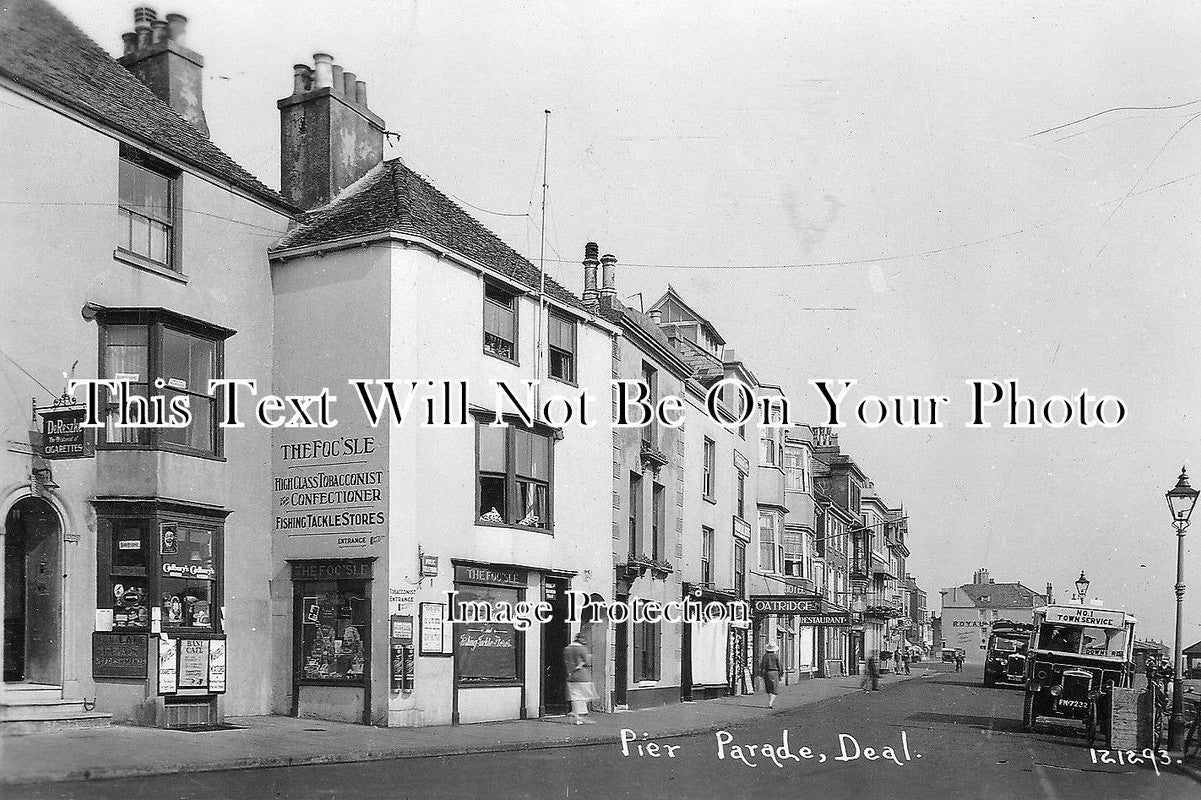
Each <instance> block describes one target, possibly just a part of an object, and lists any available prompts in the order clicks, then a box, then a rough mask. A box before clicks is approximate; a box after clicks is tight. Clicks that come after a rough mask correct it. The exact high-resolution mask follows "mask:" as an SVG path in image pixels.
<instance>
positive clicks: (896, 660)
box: [892, 648, 901, 675]
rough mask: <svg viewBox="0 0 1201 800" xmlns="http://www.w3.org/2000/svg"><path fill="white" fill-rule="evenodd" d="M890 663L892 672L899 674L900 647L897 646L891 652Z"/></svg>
mask: <svg viewBox="0 0 1201 800" xmlns="http://www.w3.org/2000/svg"><path fill="white" fill-rule="evenodd" d="M892 663H893V667H892V674H893V675H900V674H901V650H900V648H897V651H896V652H895V653H893V654H892Z"/></svg>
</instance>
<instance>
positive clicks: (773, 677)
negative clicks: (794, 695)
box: [759, 642, 780, 708]
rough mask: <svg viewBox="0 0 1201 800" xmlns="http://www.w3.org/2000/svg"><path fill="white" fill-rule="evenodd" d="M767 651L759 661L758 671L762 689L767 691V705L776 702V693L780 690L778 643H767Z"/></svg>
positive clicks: (769, 705) (772, 704)
mask: <svg viewBox="0 0 1201 800" xmlns="http://www.w3.org/2000/svg"><path fill="white" fill-rule="evenodd" d="M766 650H767V652H765V653H764V654H763V660H762V661H760V662H759V672H760V673H762V674H763V690H764V691H765V692H767V707H768V708H771V707H772V706H774V705H775V704H776V695H777V694H779V692H780V645H778V644H776V643H775V642H768V643H767V648H766Z"/></svg>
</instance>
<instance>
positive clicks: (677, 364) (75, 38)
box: [0, 0, 931, 731]
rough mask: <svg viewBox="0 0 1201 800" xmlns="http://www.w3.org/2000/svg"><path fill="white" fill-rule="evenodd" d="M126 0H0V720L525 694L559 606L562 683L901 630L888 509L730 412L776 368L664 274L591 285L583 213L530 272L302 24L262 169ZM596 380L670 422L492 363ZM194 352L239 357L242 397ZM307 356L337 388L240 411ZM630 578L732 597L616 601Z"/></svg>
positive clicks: (417, 711) (452, 701)
mask: <svg viewBox="0 0 1201 800" xmlns="http://www.w3.org/2000/svg"><path fill="white" fill-rule="evenodd" d="M132 22H133V29H132V30H131V31H130V32H128V33H126V34H125V35H124V36H123V41H122V42H121V43H120V44H119V46H118V43H117V42H113V43H111V45H112V46H113V47H114V49H116V50H117V51H118V52H119V55H117V57H115V58H114V57H113V56H111V55H110V54H109V53H108V52H106V49H105V48H104V47H102V46H100V45H98V44H97V43H95V42H93V41H92V40H91V39H89V38H88V37H87V36H86V35H84V34H83V33H82V32H81V31H80V30H79V28H78V27H76V25H75V24H74V23H72V22H71V21H70V20H69V19H67V18H66V17H65V16H63V15H62V14H61V13H60V12H58V11H57V10H55V9H54V8H53V6H51V5H50V4H48V3H46V2H44V1H43V0H14V1H13V2H11V3H9V4H8V5H7V6H5V7H4V8H2V9H0V103H2V104H3V107H4V109H5V113H4V115H3V117H2V118H0V122H2V123H3V130H4V132H5V135H4V137H3V138H2V140H0V199H2V200H4V202H5V204H6V205H5V209H6V213H5V215H4V217H3V220H0V226H2V229H3V240H4V242H5V245H6V246H5V248H4V250H3V253H0V296H3V297H4V298H6V299H10V302H8V303H6V304H4V306H3V308H2V309H0V375H2V376H3V382H4V384H5V386H6V387H7V388H8V389H9V391H6V392H3V393H0V423H2V424H0V430H3V437H2V438H3V448H2V449H0V516H2V517H3V529H2V531H3V543H4V544H3V549H2V556H0V557H2V560H3V567H4V582H3V596H2V601H3V607H4V636H3V645H2V648H3V662H4V682H3V689H2V692H0V731H23V730H34V729H40V728H47V727H77V726H81V725H104V724H108V723H109V722H112V721H116V722H128V723H134V724H141V725H151V726H161V727H172V728H195V727H203V726H215V725H220V724H222V723H223V721H224V719H225V718H226V717H230V716H249V715H267V714H284V715H294V716H302V717H314V718H320V719H329V720H337V721H345V722H354V723H362V724H369V725H380V726H396V727H401V726H413V727H419V726H427V725H444V724H459V723H472V722H484V721H492V720H504V719H524V718H538V717H545V716H550V715H556V714H562V713H566V712H567V710H568V707H569V704H568V698H567V689H566V675H565V667H564V664H563V657H562V653H563V650H564V648H565V647H566V645H567V644H568V643H569V642H570V641H571V639H572V637H573V636H574V635H575V634H577V633H582V634H583V635H584V638H585V641H586V643H587V646H588V647H589V648H590V650H591V653H592V663H593V670H592V673H593V680H594V683H595V686H596V689H597V690H598V695H599V697H598V699H596V700H594V701H592V708H593V710H594V711H619V710H625V709H634V708H645V707H651V706H660V705H665V704H669V703H678V702H681V701H687V700H705V699H710V698H715V697H721V696H727V695H731V694H743V693H750V692H754V691H755V677H754V676H755V672H756V669H755V667H756V663H757V661H758V660H759V659H760V658H761V657H762V654H763V652H764V651H765V649H766V646H767V644H768V643H771V642H775V643H778V644H779V645H780V651H781V663H782V667H783V675H782V678H783V680H784V681H794V680H800V679H803V678H824V677H832V676H837V675H845V674H848V673H857V672H858V671H859V670H860V669H861V668H862V665H863V664H864V662H865V660H866V658H867V657H868V656H869V655H871V654H872V653H877V654H884V653H888V652H904V653H905V654H906V656H908V655H909V654H910V653H911V652H912V651H913V650H915V649H916V650H919V651H924V650H925V649H926V648H928V647H929V645H930V641H931V639H930V634H929V625H928V620H927V619H926V610H925V602H924V594H922V593H921V591H920V589H919V588H918V586H917V583H916V582H915V581H914V580H913V578H912V576H909V575H908V574H907V573H906V571H905V562H904V559H905V557H906V556H907V555H908V554H909V551H908V545H907V544H906V538H907V535H908V521H907V520H908V518H907V516H906V515H905V513H904V509H903V508H902V507H901V506H900V505H897V506H889V505H887V504H886V503H885V502H884V501H883V500H882V499H881V498H880V497H879V495H878V494H877V493H876V490H875V484H874V483H873V481H872V480H871V479H869V478H868V477H867V474H866V472H865V469H864V467H862V466H861V465H859V464H857V463H856V462H855V461H854V460H853V459H852V458H851V457H850V455H848V454H847V453H845V452H844V451H842V450H841V449H840V448H839V445H838V440H837V436H835V435H834V434H832V433H831V431H830V429H828V428H817V427H811V426H808V425H805V424H802V423H799V422H795V421H790V420H788V419H786V418H784V417H783V415H782V414H780V413H779V410H778V409H777V411H776V412H775V413H774V415H773V416H771V419H770V422H771V423H772V424H770V425H768V426H766V427H761V426H759V425H757V424H756V422H757V415H753V414H749V413H748V412H750V411H751V410H752V409H751V405H752V403H751V402H750V401H749V400H748V397H747V395H745V394H744V393H743V392H742V391H740V390H739V389H738V386H740V385H741V386H745V387H748V388H749V390H750V391H752V393H753V395H754V396H756V397H759V396H762V397H766V398H768V399H769V400H770V399H771V398H777V399H779V398H780V397H781V394H782V393H781V390H780V389H779V388H777V387H776V386H774V385H773V384H771V383H768V382H764V381H761V380H760V379H759V378H758V377H757V376H756V375H755V373H754V372H753V371H752V370H751V368H750V366H749V365H748V363H747V362H746V361H744V360H743V359H742V358H741V357H740V356H739V355H736V354H735V352H734V350H733V348H732V347H730V346H728V345H727V343H726V341H725V339H724V338H723V337H722V336H721V334H720V333H719V332H718V331H717V329H716V328H715V326H714V325H713V323H712V322H711V321H709V320H708V319H706V318H705V317H704V316H703V315H702V314H701V313H700V312H699V311H697V310H696V309H695V308H694V307H693V306H691V305H690V304H689V303H688V302H687V301H686V300H685V298H684V297H682V296H681V294H680V293H679V292H678V291H677V290H676V289H674V288H673V287H670V286H669V287H668V288H667V290H666V291H665V292H664V293H663V295H662V296H661V297H660V298H659V299H658V300H657V301H656V302H654V303H652V304H650V305H649V306H647V307H646V308H645V310H643V309H641V308H640V309H637V310H636V309H633V308H630V307H628V306H626V305H624V304H623V303H622V302H621V301H620V300H619V299H618V292H617V284H618V274H617V273H618V261H617V258H616V257H615V256H613V255H611V254H609V253H608V252H605V251H602V250H601V248H600V247H599V246H598V245H597V244H595V243H589V244H587V245H586V246H585V247H584V256H583V259H582V270H581V271H580V275H579V277H580V279H581V280H580V284H579V285H580V286H582V291H581V292H580V293H579V294H577V293H575V292H573V291H572V290H571V289H570V288H568V287H566V286H564V285H562V284H560V283H559V282H556V281H555V280H553V279H551V278H550V277H548V276H546V275H545V274H544V273H543V272H542V271H541V270H539V268H538V267H537V266H535V265H534V264H533V263H531V262H530V261H529V260H528V259H527V258H525V257H524V256H522V255H521V254H519V253H518V252H516V251H515V250H514V249H513V248H511V247H510V246H508V245H507V244H505V243H504V242H503V241H502V240H501V239H500V238H499V237H498V236H496V235H495V234H494V233H493V232H491V231H490V230H488V229H487V228H486V227H485V226H483V225H481V224H480V223H479V222H478V221H477V220H476V219H474V218H473V217H471V216H470V215H469V214H467V213H466V212H465V211H464V210H463V209H462V208H460V206H459V205H457V204H456V203H454V202H452V201H451V200H450V199H449V198H448V197H447V196H446V195H444V194H443V193H441V192H440V191H438V190H437V189H436V188H435V187H434V186H433V185H432V184H431V183H430V181H429V180H428V179H427V178H425V177H423V176H422V175H421V174H419V173H418V172H417V171H416V170H415V169H413V168H412V167H410V166H408V165H406V163H405V162H404V161H403V160H402V159H400V158H385V146H384V142H385V135H386V132H387V130H388V128H387V125H386V123H385V117H386V115H387V114H388V111H387V110H385V109H374V110H373V109H372V108H371V106H370V105H369V101H368V91H367V90H368V85H367V82H366V81H364V80H361V79H360V76H358V75H356V74H355V73H353V72H351V71H350V70H349V69H347V68H346V67H345V66H343V65H341V64H339V63H336V61H335V59H334V58H333V56H332V55H330V54H327V53H316V54H313V55H312V57H311V59H307V60H305V62H304V63H299V64H295V65H291V66H289V65H286V64H281V65H279V72H278V75H277V78H276V79H277V80H278V84H279V87H280V92H279V94H280V95H281V97H280V99H279V100H278V102H277V108H278V111H279V115H280V129H279V131H278V136H279V141H280V143H281V164H280V186H281V188H280V190H279V191H275V190H273V189H271V188H268V186H266V185H265V184H264V183H262V182H260V181H259V180H258V179H256V178H255V177H253V176H251V175H250V174H248V173H247V172H246V171H245V170H244V169H243V168H241V167H239V166H238V165H237V164H236V163H235V162H234V161H233V160H232V159H231V158H230V157H229V156H228V155H226V154H225V153H224V152H223V151H222V150H221V149H220V148H219V147H218V145H217V144H216V143H215V142H214V141H212V140H211V139H210V137H209V127H208V124H209V121H210V120H211V119H214V118H216V117H217V116H218V115H220V114H221V113H222V110H221V109H219V108H207V109H206V108H205V106H204V98H203V93H202V87H203V85H204V79H203V74H204V73H203V70H204V58H203V56H202V55H201V52H202V50H203V47H202V45H201V44H198V43H197V40H198V39H202V37H198V36H197V35H196V34H198V33H201V31H198V30H195V28H196V27H198V26H192V28H193V29H190V28H189V24H188V20H187V19H186V18H185V17H183V16H181V15H179V14H168V15H166V16H165V17H162V18H160V17H159V15H158V14H157V13H156V12H155V10H154V9H152V8H149V7H139V8H137V9H136V10H135V12H134V18H133V20H132ZM210 35H214V34H212V32H210ZM194 47H195V48H196V49H193V48H194ZM276 135H277V134H276V132H274V131H264V132H262V136H263V139H264V140H267V139H274V138H275V137H276ZM602 253H604V254H602ZM13 298H19V299H20V302H12V301H11V299H13ZM89 378H92V379H95V378H100V379H107V380H113V381H117V382H120V383H123V384H125V385H126V386H127V387H128V393H129V395H130V397H131V400H130V402H131V403H132V404H133V406H134V407H137V408H140V409H141V412H140V413H141V414H142V415H144V417H143V418H144V419H145V420H146V421H148V422H154V420H153V419H152V417H151V415H153V414H154V413H155V409H156V408H157V405H158V404H160V403H167V402H170V401H172V400H173V399H177V398H180V397H186V398H187V399H188V402H189V407H190V409H191V412H192V417H193V420H192V423H191V424H190V425H189V426H187V427H182V428H172V427H166V426H161V425H160V426H157V427H149V426H148V427H128V426H123V425H117V424H116V422H117V420H118V410H119V409H118V405H119V403H118V397H117V396H115V395H114V396H111V397H110V396H108V395H107V394H105V405H104V408H103V414H102V422H103V424H102V425H101V426H100V427H98V428H92V427H85V426H82V425H81V424H80V423H81V422H82V421H83V414H84V411H83V409H84V407H83V405H81V404H80V403H79V400H78V398H76V397H73V396H72V395H71V393H70V392H69V391H68V390H67V386H68V384H69V382H70V380H72V379H76V380H78V379H89ZM385 378H391V379H393V380H394V381H395V382H396V383H395V388H396V390H397V394H401V395H402V394H404V393H406V392H408V391H410V389H412V391H414V392H416V397H415V400H414V402H413V403H412V404H411V405H410V406H408V407H407V408H406V409H405V410H404V412H403V413H404V414H405V415H407V417H408V418H406V419H405V420H403V421H401V420H398V419H396V418H395V416H396V414H397V413H400V411H401V409H400V406H402V405H403V397H398V398H396V399H397V400H398V401H399V402H398V403H397V404H393V403H392V402H391V401H390V399H389V397H388V396H387V391H386V389H385V387H384V386H382V385H380V384H379V383H377V382H376V381H377V379H385ZM615 379H625V380H634V381H641V382H642V383H643V384H644V385H645V386H646V387H647V389H648V393H649V400H650V402H652V403H654V402H655V401H656V400H657V399H659V398H661V397H667V396H672V397H677V398H680V399H681V402H682V403H683V404H684V405H685V406H687V408H686V409H685V413H684V422H683V424H682V425H680V426H678V427H672V426H668V425H663V424H649V425H645V426H642V427H624V428H623V427H618V426H611V425H609V424H605V423H606V422H607V420H605V419H603V418H602V419H600V420H598V424H594V425H591V426H583V425H577V424H566V423H565V424H554V423H552V422H551V421H549V418H548V417H547V415H546V414H545V413H542V412H539V411H538V410H537V409H535V411H534V413H533V415H528V414H524V413H522V409H521V407H520V404H519V403H516V402H509V401H506V400H504V399H503V398H501V397H500V396H499V395H498V393H497V391H496V388H495V387H496V386H497V385H498V384H501V383H503V384H505V385H507V386H510V387H523V386H525V385H526V384H525V382H527V381H537V382H538V384H537V387H538V388H537V389H536V390H533V391H534V392H535V393H536V395H537V398H545V397H546V396H549V395H551V394H556V393H557V394H560V395H563V396H568V395H570V396H575V395H579V394H582V393H586V394H587V395H590V396H592V397H594V398H602V399H603V398H606V397H612V398H613V403H612V405H613V408H612V409H611V410H612V412H613V416H614V417H616V416H617V415H618V412H619V411H620V409H618V408H617V406H618V395H617V393H615V392H614V387H613V381H614V380H615ZM213 380H254V381H255V382H256V386H255V389H254V392H255V395H256V397H251V394H250V392H251V390H250V388H249V387H242V388H241V389H240V390H239V392H240V400H241V401H244V402H238V403H236V407H237V408H238V409H240V411H241V416H242V417H243V422H244V424H243V425H242V426H239V427H227V426H224V425H222V424H220V423H221V421H222V420H223V419H225V418H226V416H227V415H228V413H229V412H230V411H231V408H230V407H228V406H227V404H226V403H225V402H223V400H222V398H221V396H220V395H218V396H217V397H214V396H213V395H210V394H209V393H208V386H209V383H210V381H213ZM352 380H363V381H365V383H364V384H363V385H362V387H361V388H355V387H354V386H352V385H351V384H350V383H348V382H349V381H352ZM326 388H328V389H330V391H331V392H332V393H333V394H334V395H336V396H338V397H339V403H338V412H337V414H336V416H337V421H338V424H337V425H336V426H334V427H320V426H311V427H308V426H287V425H283V426H278V427H270V426H267V425H264V424H259V423H258V421H256V420H254V419H252V418H251V417H250V414H249V411H248V406H249V405H250V404H253V402H254V401H256V400H257V399H261V398H263V397H265V396H266V395H274V396H279V397H284V396H316V395H319V394H320V393H321V392H322V391H323V390H324V389H326ZM356 394H357V395H358V396H357V397H356ZM711 401H712V402H711ZM535 405H537V404H535ZM600 405H608V404H606V403H601V404H600ZM369 411H371V412H374V413H376V414H377V415H378V419H375V420H373V419H372V418H371V417H372V414H371V413H367V412H369ZM601 411H602V412H603V413H602V414H601V415H600V416H601V417H604V416H607V412H608V411H610V409H609V408H604V409H601ZM418 417H420V419H417V418H418ZM498 421H500V422H503V423H504V424H497V422H498ZM573 597H574V598H587V599H589V600H593V601H597V604H598V607H599V608H602V609H603V610H602V611H600V612H597V613H585V614H584V615H583V616H582V617H578V618H577V616H576V615H574V614H572V613H570V612H571V610H572V609H571V599H572V598H573ZM539 601H542V602H545V603H546V604H547V605H548V606H549V608H550V615H549V621H547V622H543V623H541V624H535V625H533V626H528V627H527V626H522V625H518V624H515V623H514V622H512V621H509V620H506V619H503V618H501V615H502V614H503V610H504V609H508V608H512V607H514V606H517V605H518V604H519V603H522V602H525V603H535V602H539ZM635 601H653V602H657V603H660V604H668V603H673V602H675V603H683V602H699V603H701V604H704V605H713V604H716V605H718V606H721V607H724V608H726V609H728V610H730V611H731V612H733V611H734V610H735V609H738V608H746V609H748V611H749V613H747V614H745V615H743V617H742V618H741V619H739V618H738V616H737V615H736V614H734V613H731V614H729V615H727V617H725V618H720V619H712V620H706V621H695V620H688V621H677V622H671V621H666V620H665V621H663V622H660V623H655V622H643V621H637V620H631V619H628V618H621V617H618V616H615V615H613V614H612V609H613V608H616V607H619V606H621V605H623V604H626V603H633V602H635ZM467 606H470V607H471V608H472V609H474V610H475V611H476V612H478V611H479V610H480V609H491V610H492V611H493V612H495V616H491V617H490V616H488V615H484V618H478V617H477V618H475V619H466V620H465V621H463V615H462V614H461V613H460V612H461V611H462V610H463V608H466V607H467ZM456 620H459V621H456Z"/></svg>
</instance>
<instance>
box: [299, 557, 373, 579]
mask: <svg viewBox="0 0 1201 800" xmlns="http://www.w3.org/2000/svg"><path fill="white" fill-rule="evenodd" d="M374 561H375V559H374V558H372V559H345V558H332V559H304V560H295V561H292V562H291V564H292V580H294V581H337V580H368V579H370V578H371V575H372V566H373V562H374Z"/></svg>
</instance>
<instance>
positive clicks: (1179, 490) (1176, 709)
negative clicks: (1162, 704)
mask: <svg viewBox="0 0 1201 800" xmlns="http://www.w3.org/2000/svg"><path fill="white" fill-rule="evenodd" d="M1198 494H1201V492H1198V491H1197V490H1196V489H1194V488H1193V487H1191V486H1189V484H1188V472H1187V470H1185V468H1184V467H1181V468H1180V477H1179V478H1178V479H1177V480H1176V485H1175V486H1174V487H1172V488H1171V489H1170V490H1169V491H1168V493H1167V498H1168V509H1169V510H1170V511H1171V512H1172V525H1174V526H1175V527H1176V661H1175V664H1174V668H1173V671H1172V676H1173V677H1172V716H1171V718H1170V719H1169V720H1168V749H1169V750H1176V749H1178V748H1179V747H1180V744H1181V734H1182V733H1183V732H1184V731H1183V728H1184V658H1183V656H1182V654H1181V648H1182V647H1183V646H1184V641H1183V640H1184V529H1185V528H1187V527H1188V518H1189V517H1190V516H1192V513H1193V506H1195V505H1196V504H1197V495H1198Z"/></svg>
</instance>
